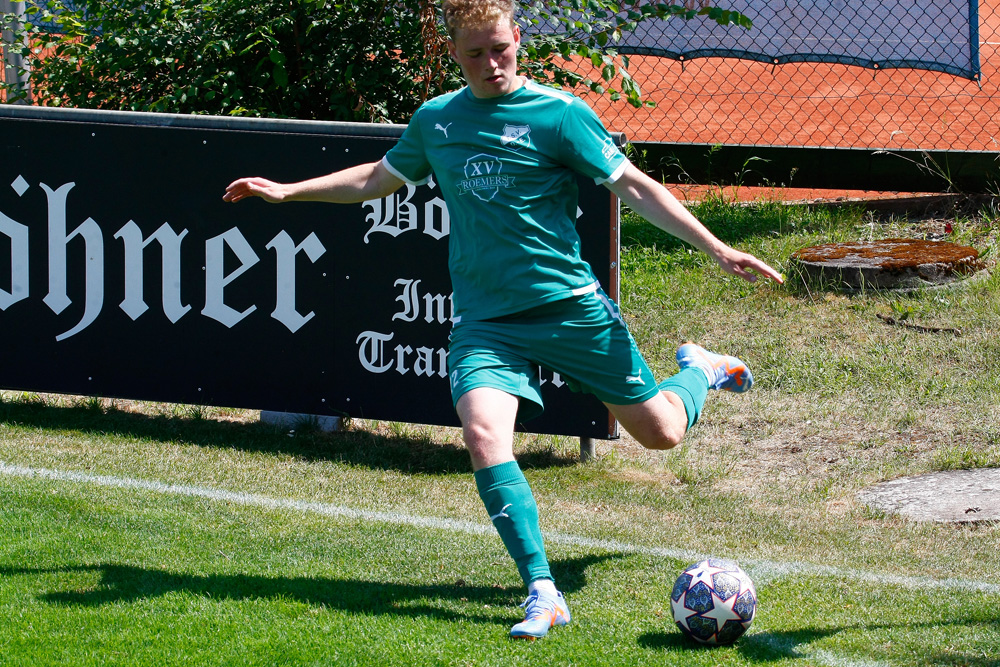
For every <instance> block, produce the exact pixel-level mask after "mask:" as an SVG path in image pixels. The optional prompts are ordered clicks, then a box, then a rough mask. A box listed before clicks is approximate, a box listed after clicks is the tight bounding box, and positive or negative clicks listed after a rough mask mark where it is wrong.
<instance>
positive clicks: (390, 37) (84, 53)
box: [3, 0, 749, 122]
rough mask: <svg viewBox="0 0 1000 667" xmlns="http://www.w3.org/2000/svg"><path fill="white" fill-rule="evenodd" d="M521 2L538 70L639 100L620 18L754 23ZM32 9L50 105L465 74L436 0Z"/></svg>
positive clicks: (630, 22) (144, 105) (409, 81)
mask: <svg viewBox="0 0 1000 667" xmlns="http://www.w3.org/2000/svg"><path fill="white" fill-rule="evenodd" d="M700 4H702V3H700V2H699V5H700ZM522 11H523V15H522V16H521V21H522V23H523V24H524V26H525V35H526V39H525V43H524V49H523V51H522V64H523V65H524V69H525V71H526V72H527V73H528V74H529V75H530V76H532V77H534V78H536V79H539V80H542V81H548V82H550V83H553V84H554V85H560V86H564V87H576V86H581V85H583V86H587V87H589V88H590V89H591V90H594V91H596V92H599V93H608V94H610V95H611V96H612V97H614V98H622V97H623V98H624V99H627V100H628V101H629V102H631V103H632V104H636V105H637V104H640V103H641V91H640V90H639V88H638V86H637V85H636V84H635V82H634V81H633V80H632V78H631V77H630V76H629V75H628V71H627V59H623V58H620V57H619V55H618V53H617V52H616V51H615V50H614V43H615V41H616V39H617V38H618V37H619V36H620V34H621V32H622V31H623V30H629V29H633V28H634V27H635V25H636V24H637V23H638V22H639V21H642V20H647V19H649V18H654V17H659V18H669V17H677V18H692V17H694V16H695V15H698V14H701V15H706V16H708V17H709V18H710V19H714V20H716V21H718V22H719V23H723V24H727V23H733V24H737V25H743V26H744V27H748V26H749V21H747V20H746V18H745V17H743V16H742V15H740V14H738V13H737V12H730V11H723V10H719V9H714V8H710V7H699V8H698V9H694V8H688V7H683V6H679V5H666V4H657V3H646V2H643V3H639V2H634V1H633V2H631V3H629V4H628V6H622V5H619V4H618V3H614V2H609V1H608V0H559V1H556V2H535V3H525V4H523V5H522ZM28 12H29V18H30V20H29V21H28V22H26V23H24V24H21V25H17V24H16V23H15V22H14V20H13V17H11V16H6V17H3V21H4V23H5V24H6V27H7V28H8V31H7V34H8V44H9V45H10V48H13V49H20V50H21V51H22V53H23V56H24V59H25V62H26V63H27V64H28V66H29V68H30V74H31V94H32V97H33V98H34V99H35V100H36V101H38V102H40V103H43V104H47V105H51V106H68V107H75V108H89V109H115V110H130V111H159V112H169V113H206V114H214V115H238V116H260V117H285V118H302V119H309V120H339V121H358V122H405V121H406V120H407V119H408V118H409V116H410V114H412V112H413V111H414V110H415V109H416V107H417V106H419V104H420V103H421V102H423V101H424V100H426V99H427V98H428V97H431V96H433V95H436V94H438V93H441V92H444V91H447V90H452V89H455V88H457V87H458V86H459V85H461V78H460V76H459V72H458V70H457V68H456V67H455V66H454V65H453V64H452V62H451V59H450V58H448V57H447V49H446V46H445V38H444V35H443V34H442V31H441V27H440V21H439V20H438V18H437V2H434V1H433V0H355V1H353V2H344V3H336V2H330V1H329V0H40V2H38V3H37V4H35V5H33V6H31V7H30V8H29V9H28ZM11 28H13V29H12V30H11ZM615 86H617V88H616V87H615ZM5 92H6V95H7V98H8V101H14V100H16V99H17V98H18V96H19V95H20V96H22V97H23V96H24V91H22V90H20V89H18V88H16V87H14V86H6V91H5Z"/></svg>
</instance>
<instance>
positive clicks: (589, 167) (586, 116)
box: [559, 99, 628, 185]
mask: <svg viewBox="0 0 1000 667" xmlns="http://www.w3.org/2000/svg"><path fill="white" fill-rule="evenodd" d="M560 135H561V136H560V139H561V141H560V142H559V145H560V153H561V155H560V158H561V161H562V162H563V164H566V165H567V166H569V167H570V168H572V169H574V170H576V171H578V172H580V173H581V174H583V175H584V176H587V177H589V178H593V179H594V181H595V182H596V183H597V184H598V185H600V184H602V183H609V182H610V183H613V182H615V181H616V180H618V179H619V178H620V177H621V175H622V174H623V173H624V172H625V168H626V166H628V159H627V158H626V157H625V155H624V154H623V153H622V152H621V151H620V150H619V149H618V145H617V144H616V143H615V140H614V138H613V137H612V136H611V134H610V133H609V132H608V130H607V129H606V128H605V127H604V123H602V122H601V119H600V118H598V117H597V114H596V113H594V110H593V109H591V108H590V106H589V105H587V103H586V102H584V101H583V100H580V99H574V100H573V102H572V103H571V104H570V105H569V106H568V107H567V109H566V113H565V115H564V116H563V120H562V124H561V127H560Z"/></svg>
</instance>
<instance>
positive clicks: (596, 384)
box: [448, 290, 659, 421]
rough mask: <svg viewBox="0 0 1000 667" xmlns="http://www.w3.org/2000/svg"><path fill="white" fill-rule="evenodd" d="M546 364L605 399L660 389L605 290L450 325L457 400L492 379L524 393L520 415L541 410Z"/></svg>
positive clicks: (640, 396)
mask: <svg viewBox="0 0 1000 667" xmlns="http://www.w3.org/2000/svg"><path fill="white" fill-rule="evenodd" d="M540 366H541V367H544V368H547V369H548V370H550V371H554V372H556V373H558V374H559V375H560V376H561V377H562V379H563V380H564V381H565V382H566V383H567V385H568V386H569V388H570V389H572V390H573V391H578V392H587V393H591V394H594V395H595V396H597V398H598V399H600V400H601V401H603V402H605V403H612V404H615V405H628V404H632V403H641V402H643V401H645V400H647V399H649V398H651V397H652V396H654V395H656V393H657V392H658V391H659V389H658V388H657V386H656V380H655V378H654V377H653V373H652V371H651V370H650V369H649V366H648V365H647V364H646V361H645V360H644V359H643V358H642V355H641V354H640V353H639V349H638V348H637V347H636V344H635V341H634V340H633V338H632V334H630V333H629V331H628V327H627V326H626V325H625V322H624V321H623V320H622V318H621V314H620V313H619V311H618V307H617V306H616V305H615V304H614V303H613V302H612V301H611V300H610V299H609V298H608V297H607V296H606V295H605V294H604V292H603V291H602V290H597V291H596V292H591V293H588V294H582V295H579V296H574V297H571V298H568V299H562V300H560V301H554V302H552V303H548V304H544V305H541V306H538V307H536V308H532V309H530V310H526V311H523V312H520V313H516V314H514V315H508V316H505V317H499V318H496V319H491V320H481V321H477V322H464V321H460V322H458V323H457V324H456V325H455V326H454V328H453V329H452V333H451V343H450V345H449V352H448V372H449V377H450V378H451V396H452V401H453V402H454V403H455V404H456V405H457V404H458V399H459V398H461V397H462V396H463V395H464V394H465V393H466V392H468V391H470V390H472V389H477V388H480V387H492V388H494V389H500V390H501V391H504V392H507V393H508V394H511V395H513V396H517V397H519V398H520V399H521V405H520V408H519V410H518V421H527V420H528V419H531V418H533V417H537V416H538V415H540V414H542V411H543V410H544V404H543V403H542V394H541V382H540V377H539V367H540Z"/></svg>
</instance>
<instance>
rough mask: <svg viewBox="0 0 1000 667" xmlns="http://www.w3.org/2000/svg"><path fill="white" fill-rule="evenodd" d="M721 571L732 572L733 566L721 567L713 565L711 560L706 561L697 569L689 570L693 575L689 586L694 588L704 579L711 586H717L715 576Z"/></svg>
mask: <svg viewBox="0 0 1000 667" xmlns="http://www.w3.org/2000/svg"><path fill="white" fill-rule="evenodd" d="M719 572H732V567H727V566H721V567H720V566H718V565H712V564H711V561H705V562H704V563H702V566H701V567H699V568H698V569H697V570H693V571H691V572H689V574H690V575H691V584H690V586H689V587H691V588H693V587H694V585H695V584H697V583H698V582H699V581H703V582H705V585H706V586H708V587H709V588H715V580H714V579H713V577H714V576H715V575H717V574H718V573H719Z"/></svg>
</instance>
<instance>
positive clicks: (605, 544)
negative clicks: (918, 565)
mask: <svg viewBox="0 0 1000 667" xmlns="http://www.w3.org/2000/svg"><path fill="white" fill-rule="evenodd" d="M0 475H4V476H8V477H22V478H29V479H48V480H52V481H57V482H76V483H81V484H94V485H97V486H104V487H110V488H118V489H135V490H141V491H152V492H154V493H162V494H165V495H174V496H190V497H194V498H207V499H209V500H218V501H224V502H230V503H235V504H238V505H246V506H250V507H263V508H267V509H278V510H291V511H295V512H309V513H312V514H319V515H322V516H329V517H343V518H346V519H357V520H361V521H370V522H377V523H389V524H395V525H401V526H414V527H417V528H431V529H435V530H445V531H450V532H457V533H466V534H470V535H495V534H496V531H495V529H494V528H493V526H492V525H490V524H484V523H476V522H473V521H461V520H458V519H441V518H437V517H428V516H419V515H413V514H403V513H400V512H373V511H370V510H361V509H356V508H353V507H344V506H341V505H333V504H330V503H320V502H312V501H305V500H292V499H289V498H273V497H271V496H264V495H260V494H256V493H242V492H235V491H225V490H223V489H213V488H211V487H202V486H189V485H182V484H165V483H163V482H156V481H149V480H143V479H132V478H129V477H112V476H108V475H91V474H87V473H79V472H69V471H61V470H49V469H46V468H29V467H25V466H18V465H10V464H7V463H4V462H2V461H0ZM545 540H546V541H547V542H549V543H553V544H563V545H567V546H579V547H584V548H587V549H600V550H603V551H617V552H622V553H635V554H643V555H647V556H657V557H661V558H670V559H673V560H680V561H688V562H697V561H699V560H703V559H705V558H707V557H708V554H703V553H697V552H693V551H686V550H681V549H666V548H662V547H649V546H643V545H636V544H629V543H627V542H619V541H617V540H597V539H593V538H589V537H580V536H577V535H569V534H566V533H553V532H547V533H545ZM740 564H741V566H742V567H743V568H744V569H746V570H747V572H748V573H749V574H750V575H751V578H753V579H754V580H755V582H758V586H760V585H763V583H764V582H770V581H775V580H778V579H783V578H785V577H788V576H792V575H802V574H807V575H813V576H825V577H833V578H838V579H849V580H852V581H855V582H857V581H863V582H868V583H874V584H883V585H892V586H902V587H905V588H912V589H918V590H940V589H947V590H954V591H977V592H982V593H992V594H996V595H1000V584H994V583H988V582H985V581H974V580H970V579H957V578H949V579H934V578H932V577H907V576H898V575H887V574H881V573H875V572H866V571H864V570H857V569H854V568H845V567H834V566H829V565H816V564H814V563H803V562H785V563H783V562H778V561H769V560H752V559H741V560H740Z"/></svg>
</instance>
